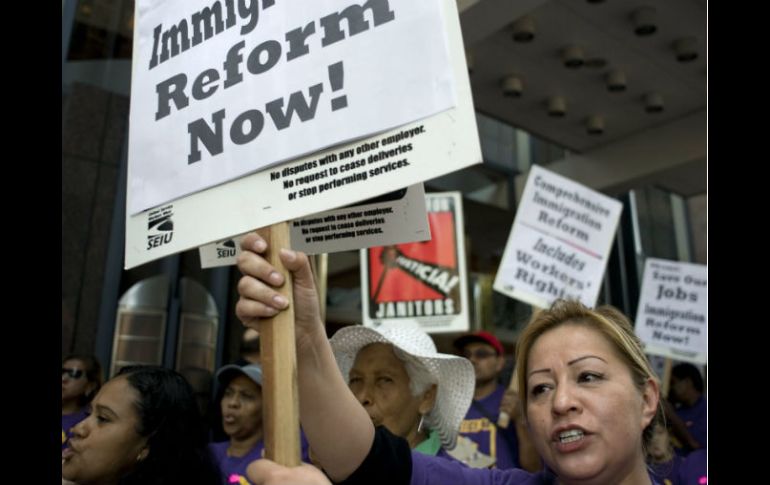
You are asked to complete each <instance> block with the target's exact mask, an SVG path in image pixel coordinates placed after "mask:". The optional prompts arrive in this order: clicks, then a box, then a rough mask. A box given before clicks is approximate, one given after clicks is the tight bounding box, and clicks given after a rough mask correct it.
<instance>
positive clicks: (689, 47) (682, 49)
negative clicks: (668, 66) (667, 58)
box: [674, 37, 698, 62]
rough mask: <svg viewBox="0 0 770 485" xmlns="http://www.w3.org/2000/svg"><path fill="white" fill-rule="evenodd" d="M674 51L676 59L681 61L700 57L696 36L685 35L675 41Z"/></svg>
mask: <svg viewBox="0 0 770 485" xmlns="http://www.w3.org/2000/svg"><path fill="white" fill-rule="evenodd" d="M674 52H676V60H677V61H679V62H690V61H694V60H695V59H697V58H698V50H697V43H696V41H695V37H683V38H681V39H678V40H677V41H676V42H674Z"/></svg>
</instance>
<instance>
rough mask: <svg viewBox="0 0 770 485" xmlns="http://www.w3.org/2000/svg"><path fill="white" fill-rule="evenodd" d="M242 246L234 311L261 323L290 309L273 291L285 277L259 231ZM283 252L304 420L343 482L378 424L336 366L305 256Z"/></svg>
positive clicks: (314, 444) (327, 466) (317, 450)
mask: <svg viewBox="0 0 770 485" xmlns="http://www.w3.org/2000/svg"><path fill="white" fill-rule="evenodd" d="M241 248H242V249H243V252H242V253H241V255H240V256H239V259H238V269H240V270H241V273H243V277H242V278H241V280H240V281H239V283H238V293H239V295H240V299H239V300H238V304H237V305H236V309H235V312H236V314H237V315H238V318H239V319H240V320H241V322H243V324H244V325H245V326H247V327H252V328H257V322H258V320H259V319H260V318H269V317H272V316H275V315H276V314H277V313H278V312H280V311H281V310H284V309H286V308H288V305H289V303H288V302H287V301H286V300H285V299H284V298H283V297H281V296H279V295H278V293H277V292H276V291H275V290H274V288H277V287H280V286H281V285H283V284H284V283H285V282H284V278H283V276H281V274H280V273H279V272H277V271H275V269H274V268H273V266H271V265H270V264H269V263H268V262H267V260H266V259H265V258H263V257H262V254H264V253H265V252H266V251H267V242H266V241H265V240H264V239H262V238H261V237H260V236H259V235H258V234H256V233H252V234H249V235H248V236H246V237H245V238H244V239H243V240H242V242H241ZM279 256H280V258H281V261H282V262H283V264H284V266H286V268H287V269H288V270H289V271H291V272H292V277H293V285H294V286H293V290H294V296H293V298H294V317H295V323H296V330H295V331H296V337H297V376H298V386H299V395H300V403H299V411H300V421H301V423H302V428H303V430H304V432H305V435H306V436H307V439H308V442H309V443H310V446H311V448H312V450H313V454H314V455H315V456H317V457H318V460H319V462H320V463H321V465H322V466H323V468H324V470H325V471H326V473H327V474H328V475H329V476H330V477H331V478H332V480H334V481H341V480H343V479H345V478H347V477H348V476H349V475H350V474H351V473H353V471H355V470H356V469H357V468H358V467H359V465H360V464H361V463H362V462H363V461H364V458H366V455H367V453H368V452H369V449H370V448H371V446H372V440H373V439H374V426H373V425H372V421H371V419H369V416H368V414H367V413H366V411H365V410H364V408H363V407H362V406H361V405H360V404H359V403H358V401H357V400H356V398H355V397H354V396H353V394H352V393H351V392H350V389H349V388H348V385H347V383H346V382H345V381H344V379H343V378H342V375H341V374H340V371H339V369H338V368H337V363H336V361H335V360H334V354H333V353H332V349H331V346H330V345H329V340H328V339H327V338H326V329H325V328H324V325H323V322H321V317H320V311H319V304H318V293H317V291H316V288H315V283H314V281H313V275H312V273H311V270H310V263H309V261H308V258H307V256H306V255H305V254H304V253H301V252H295V251H291V250H288V249H281V250H280V254H279Z"/></svg>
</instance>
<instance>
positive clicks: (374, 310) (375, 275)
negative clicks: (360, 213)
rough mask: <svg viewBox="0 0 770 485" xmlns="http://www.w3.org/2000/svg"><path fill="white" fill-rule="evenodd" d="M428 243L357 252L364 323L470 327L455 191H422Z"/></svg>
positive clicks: (438, 329) (437, 330)
mask: <svg viewBox="0 0 770 485" xmlns="http://www.w3.org/2000/svg"><path fill="white" fill-rule="evenodd" d="M425 204H426V206H427V209H428V220H429V221H430V233H431V239H430V241H425V242H417V243H410V244H397V245H391V246H380V247H373V248H369V249H363V250H361V292H362V306H363V319H362V320H363V323H364V325H365V326H369V327H376V326H378V325H380V324H382V323H383V322H386V321H389V322H406V321H412V322H417V323H418V324H419V325H420V326H421V327H422V328H423V329H424V330H425V331H426V332H429V333H441V332H463V331H466V330H468V328H469V326H470V316H469V315H470V312H469V311H468V277H467V273H466V270H465V267H466V265H465V241H464V238H465V236H464V235H463V211H462V208H463V205H462V197H461V194H460V193H459V192H445V193H434V194H426V196H425Z"/></svg>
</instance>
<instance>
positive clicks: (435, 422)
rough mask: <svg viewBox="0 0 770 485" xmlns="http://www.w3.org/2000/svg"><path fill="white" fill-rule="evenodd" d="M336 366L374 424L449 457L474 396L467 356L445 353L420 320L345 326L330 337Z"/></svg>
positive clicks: (423, 450)
mask: <svg viewBox="0 0 770 485" xmlns="http://www.w3.org/2000/svg"><path fill="white" fill-rule="evenodd" d="M331 346H332V350H333V352H334V357H335V359H336V360H337V365H338V366H339V368H340V371H341V372H342V375H343V377H344V378H345V380H346V381H347V382H348V385H349V387H350V390H351V391H352V392H353V394H354V395H355V397H356V398H357V399H358V401H359V402H360V403H361V405H362V406H363V407H364V409H366V412H367V413H368V414H369V417H370V418H371V420H372V422H373V423H374V425H375V426H384V427H385V428H387V429H388V431H390V432H391V433H393V434H395V435H397V436H400V437H402V438H404V439H405V440H406V441H407V442H408V443H409V446H410V447H411V448H412V449H414V450H415V451H419V452H421V453H423V454H427V455H434V456H444V457H449V456H450V455H449V454H448V453H447V450H451V449H452V448H454V447H455V444H456V441H457V433H458V430H459V427H460V422H461V421H462V419H463V416H465V413H466V412H467V411H468V407H469V406H470V403H471V399H472V398H473V389H474V379H475V377H474V372H473V366H472V364H471V363H470V362H469V361H468V360H467V359H465V358H462V357H459V356H456V355H448V354H441V353H438V352H437V351H436V346H435V344H434V343H433V340H432V339H431V338H430V337H429V336H428V334H427V333H425V331H423V330H422V329H421V328H420V327H419V326H418V324H417V323H415V322H404V323H397V324H392V323H386V324H383V325H381V326H379V327H378V328H366V327H362V326H358V325H356V326H350V327H345V328H342V329H340V330H339V331H337V333H336V334H335V335H334V336H333V337H332V339H331Z"/></svg>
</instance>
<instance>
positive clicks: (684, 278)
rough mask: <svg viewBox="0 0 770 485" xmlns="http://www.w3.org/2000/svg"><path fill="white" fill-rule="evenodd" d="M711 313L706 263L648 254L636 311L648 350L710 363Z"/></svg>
mask: <svg viewBox="0 0 770 485" xmlns="http://www.w3.org/2000/svg"><path fill="white" fill-rule="evenodd" d="M708 316H709V312H708V269H707V267H706V266H705V265H702V264H692V263H682V262H678V261H667V260H665V259H655V258H647V260H646V261H645V263H644V277H643V279H642V288H641V291H640V293H639V308H638V310H637V313H636V334H637V335H638V336H639V338H640V339H642V341H643V342H644V343H645V352H647V353H649V354H653V355H661V356H664V357H670V358H673V359H676V360H687V361H691V362H695V363H699V364H705V363H707V362H706V361H707V357H708V351H707V348H706V341H707V339H708Z"/></svg>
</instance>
